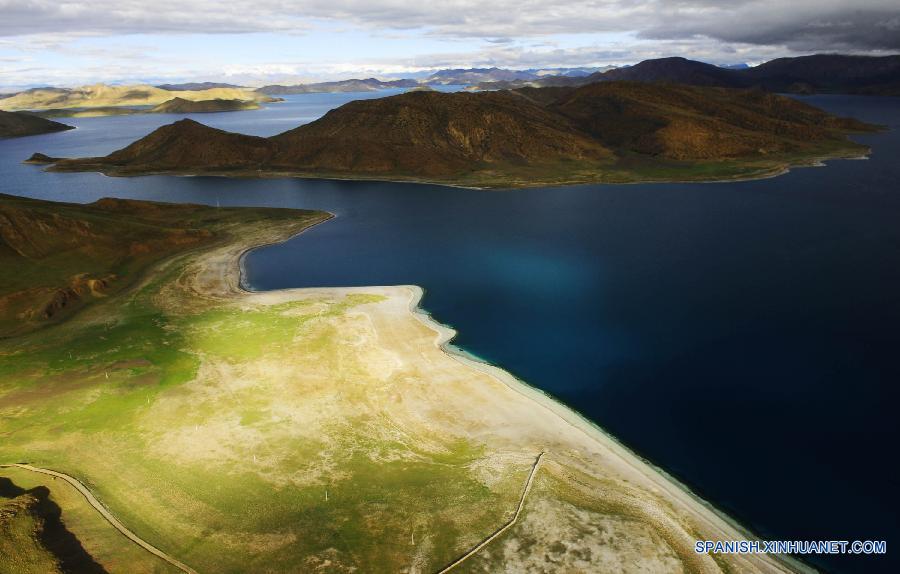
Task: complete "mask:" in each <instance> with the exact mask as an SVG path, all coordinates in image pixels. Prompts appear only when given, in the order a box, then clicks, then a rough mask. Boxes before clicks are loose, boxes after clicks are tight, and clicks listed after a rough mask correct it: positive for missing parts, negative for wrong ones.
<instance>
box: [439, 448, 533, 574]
mask: <svg viewBox="0 0 900 574" xmlns="http://www.w3.org/2000/svg"><path fill="white" fill-rule="evenodd" d="M542 458H544V453H541V454H539V455H537V458H536V459H535V460H534V465H533V466H532V467H531V473H530V474H529V475H528V480H527V481H525V488H523V489H522V497H521V498H519V506H517V507H516V513H515V514H514V515H513V517H512V518H510V519H509V521H508V522H507V523H506V524H504V525H503V526H501V527H500V528H498V529H497V530H495V531H494V532H493V533H492V534H491V535H490V536H488V537H487V538H485V539H484V540H482V541H481V542H479V543H478V545H477V546H475V547H474V548H472V549H471V550H469V551H468V552H466V553H465V554H463V555H462V556H460V557H459V558H457V559H456V560H454V561H453V562H451V563H450V564H449V565H447V566H446V567H444V568H442V569H441V570H440V571H438V573H437V574H444V573H445V572H449V571H450V570H452V569H453V568H455V567H457V566H459V565H460V564H462V563H463V562H464V561H466V560H467V559H468V558H470V557H471V556H474V555H475V553H476V552H478V551H479V550H481V549H482V548H484V547H485V546H487V545H488V544H490V543H491V542H493V541H494V540H495V539H496V538H498V537H499V536H500V535H502V534H503V533H504V532H506V531H507V530H508V529H509V528H511V527H512V525H513V524H515V523H516V521H517V520H518V519H519V515H520V514H522V507H523V506H525V497H526V496H528V491H529V490H531V483H533V482H534V475H535V474H537V469H538V466H539V465H540V464H541V459H542Z"/></svg>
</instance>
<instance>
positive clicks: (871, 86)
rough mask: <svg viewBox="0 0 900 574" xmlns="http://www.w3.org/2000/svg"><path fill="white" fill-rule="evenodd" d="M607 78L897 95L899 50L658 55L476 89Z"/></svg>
mask: <svg viewBox="0 0 900 574" xmlns="http://www.w3.org/2000/svg"><path fill="white" fill-rule="evenodd" d="M610 81H630V82H664V83H673V84H686V85H692V86H717V87H728V88H758V89H762V90H766V91H770V92H784V93H798V94H809V93H845V94H872V95H900V55H897V56H880V57H876V56H841V55H829V54H819V55H814V56H801V57H798V58H779V59H777V60H772V61H770V62H766V63H765V64H760V65H759V66H753V67H736V66H733V67H728V68H723V67H719V66H714V65H712V64H706V63H703V62H697V61H694V60H688V59H685V58H659V59H654V60H644V61H643V62H641V63H639V64H635V65H634V66H628V67H622V68H615V69H612V70H607V71H605V72H598V73H594V74H591V75H588V76H585V77H576V78H573V77H570V76H548V77H543V78H538V79H534V80H516V81H512V82H510V81H502V82H494V83H490V82H482V83H480V84H478V88H479V89H511V88H517V87H524V86H537V87H545V86H560V85H569V86H571V85H585V84H590V83H594V82H610Z"/></svg>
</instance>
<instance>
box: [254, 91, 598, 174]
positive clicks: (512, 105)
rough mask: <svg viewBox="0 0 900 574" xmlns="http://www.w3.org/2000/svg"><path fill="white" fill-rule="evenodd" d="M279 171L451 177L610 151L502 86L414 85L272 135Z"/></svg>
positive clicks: (274, 162) (274, 163) (591, 156)
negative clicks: (431, 88) (455, 89)
mask: <svg viewBox="0 0 900 574" xmlns="http://www.w3.org/2000/svg"><path fill="white" fill-rule="evenodd" d="M271 141H272V142H273V143H274V144H275V145H276V153H275V155H274V156H273V157H272V158H271V160H269V165H270V166H271V167H273V168H275V169H279V170H285V171H287V170H302V171H307V170H309V171H325V172H338V173H360V174H372V175H386V176H390V175H410V176H417V177H426V178H427V177H453V176H455V175H457V174H459V173H462V172H467V171H472V170H478V169H483V168H487V169H514V167H513V166H516V165H520V166H521V165H533V164H546V163H558V162H565V161H568V160H590V161H598V162H603V161H608V160H610V159H611V158H612V154H611V153H610V151H609V150H607V149H605V148H603V147H602V146H601V145H599V144H598V143H597V142H596V141H593V140H592V139H591V138H589V137H587V136H586V135H585V134H583V133H581V132H580V131H579V130H578V129H577V128H576V127H575V126H574V125H571V124H570V122H568V121H566V120H565V119H563V118H560V117H559V116H558V115H557V114H554V113H552V112H551V111H549V110H547V109H546V108H544V107H542V106H539V105H535V104H534V103H532V102H529V101H527V100H525V99H524V98H522V97H521V96H519V95H518V94H513V93H508V92H494V93H483V94H475V93H455V94H443V93H439V92H415V93H407V94H403V95H399V96H394V97H390V98H381V99H377V100H359V101H355V102H350V103H349V104H346V105H344V106H341V107H340V108H337V109H335V110H332V111H330V112H328V113H327V114H326V115H325V116H324V117H322V118H321V119H319V120H317V121H315V122H312V123H310V124H307V125H304V126H300V127H298V128H296V129H293V130H291V131H289V132H285V133H283V134H280V135H277V136H275V137H273V138H271Z"/></svg>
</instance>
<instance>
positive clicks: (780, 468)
mask: <svg viewBox="0 0 900 574" xmlns="http://www.w3.org/2000/svg"><path fill="white" fill-rule="evenodd" d="M388 93H391V92H388ZM384 94H385V93H384V92H382V93H374V94H372V93H368V94H309V95H301V96H288V101H287V102H284V103H280V104H272V105H268V106H267V107H266V109H264V110H261V111H249V112H234V113H224V114H196V115H193V116H191V117H193V118H194V119H196V120H198V121H201V122H204V123H207V124H209V125H212V126H215V127H219V128H223V129H228V130H232V131H240V132H244V133H251V134H257V135H272V134H275V133H278V132H281V131H284V130H287V129H290V128H292V127H295V126H296V125H299V124H301V123H304V122H307V121H310V120H312V119H314V118H316V117H319V116H321V115H322V114H323V113H324V112H325V111H327V110H328V109H331V108H333V107H335V106H337V105H340V104H342V103H344V102H346V101H349V100H351V99H358V98H360V97H376V96H380V95H384ZM803 99H804V100H806V101H808V102H810V103H813V104H815V105H819V106H821V107H823V108H825V109H828V110H829V111H832V112H835V113H838V114H842V115H850V116H854V117H857V118H860V119H863V120H866V121H873V122H877V123H881V124H885V125H888V126H889V127H891V128H892V130H891V131H888V132H885V133H880V134H874V135H866V136H861V137H860V138H859V140H860V141H862V142H864V143H867V144H869V145H871V146H872V147H873V150H874V153H873V154H872V156H871V158H870V159H868V160H853V161H834V162H829V163H828V165H827V167H818V168H808V169H798V170H794V171H792V172H791V173H789V174H787V175H784V176H781V177H777V178H773V179H766V180H757V181H749V182H739V183H709V184H640V185H585V186H576V187H563V188H541V189H529V190H516V191H477V190H464V189H454V188H449V187H442V186H432V185H419V184H398V183H372V182H346V181H322V180H302V179H267V180H249V179H229V178H217V177H171V176H148V177H141V178H110V177H105V176H102V175H98V174H78V173H71V174H70V173H66V174H53V173H44V172H43V171H42V169H41V168H40V167H39V166H32V165H23V164H21V163H20V161H21V160H22V159H25V158H27V157H28V156H29V155H31V154H32V153H33V152H37V151H39V152H43V153H46V154H48V155H56V156H86V155H99V154H106V153H108V152H110V151H112V150H114V149H117V148H120V147H123V146H124V145H126V144H128V143H130V142H131V141H133V140H134V139H137V138H138V137H141V136H143V135H145V134H146V133H148V132H149V131H151V130H152V129H154V128H155V127H158V126H160V125H162V124H165V123H169V122H171V121H174V120H176V119H180V118H181V117H184V116H164V115H141V116H128V117H109V118H65V119H62V120H60V121H63V122H65V123H69V124H71V125H75V126H77V127H78V129H77V130H72V131H69V132H63V133H57V134H48V135H44V136H35V137H30V138H20V139H15V140H0V175H2V180H0V192H3V193H9V194H15V195H23V196H30V197H37V198H42V199H51V200H61V201H75V202H88V201H93V200H95V199H98V198H100V197H105V196H115V197H130V198H141V199H151V200H160V201H186V202H200V203H207V204H216V203H218V204H220V205H223V206H225V205H266V206H283V207H303V208H310V209H323V210H328V211H331V212H333V213H335V214H336V215H337V217H336V218H335V219H333V220H331V221H329V222H327V223H325V224H322V225H319V226H317V227H315V228H313V229H312V230H310V231H308V232H306V233H304V234H302V235H300V236H298V237H295V238H294V239H292V240H290V241H288V242H286V243H284V244H281V245H275V246H269V247H265V248H262V249H259V250H256V251H254V252H252V253H251V254H250V255H249V256H248V257H247V260H246V263H247V277H246V280H247V281H248V282H249V284H250V285H252V286H253V287H254V288H256V289H277V288H283V287H308V286H345V285H387V284H418V285H421V286H422V287H424V288H425V290H426V297H425V299H424V301H423V304H424V307H425V308H426V309H427V310H428V311H429V312H431V313H432V314H433V315H434V316H435V318H436V319H438V320H439V321H442V322H444V323H447V324H450V325H452V326H454V327H455V328H456V329H458V330H459V336H458V338H457V339H456V340H455V341H454V343H455V344H456V345H458V346H460V347H461V348H463V349H465V350H466V351H468V352H470V353H472V354H474V355H477V356H479V357H481V358H483V359H484V360H486V361H490V362H492V363H495V364H497V365H500V366H502V367H503V368H505V369H507V370H509V371H510V372H512V373H513V374H515V375H516V376H518V377H520V378H522V379H523V380H524V381H526V382H527V383H529V384H531V385H533V386H535V387H538V388H540V389H542V390H544V391H546V392H547V393H549V394H551V395H552V396H554V397H556V398H558V399H559V400H561V401H562V402H564V403H566V404H568V405H570V406H572V407H573V408H574V409H576V410H578V411H579V412H581V413H582V414H584V415H585V416H587V417H588V418H590V419H591V420H593V421H595V422H596V423H597V424H599V425H600V426H602V427H603V428H604V429H606V430H608V431H609V432H610V433H611V434H612V435H614V436H615V437H617V438H618V439H619V440H620V441H622V442H623V443H624V444H626V445H628V446H629V447H631V448H632V449H634V450H635V451H636V452H637V453H639V454H640V455H641V456H644V457H645V458H647V459H648V460H650V461H651V462H652V463H653V464H655V465H657V466H659V467H661V468H663V469H664V470H665V471H667V472H668V473H670V474H672V475H673V476H675V477H677V478H678V479H680V480H681V481H683V482H684V483H686V484H687V485H689V486H690V487H691V488H693V489H694V490H695V491H696V492H697V493H699V494H700V495H701V496H703V497H704V498H706V499H707V500H709V501H711V502H712V503H713V504H715V505H716V506H717V507H719V508H721V509H723V510H724V511H725V512H727V513H728V514H730V515H732V516H734V517H735V518H737V519H738V520H739V521H740V522H742V523H743V524H744V525H746V526H748V527H749V528H751V529H753V530H754V531H756V532H757V533H758V534H759V535H760V536H762V537H764V538H767V539H788V540H819V539H822V540H856V539H863V540H865V539H874V540H887V541H888V548H889V554H888V555H887V556H882V557H823V558H819V559H815V560H810V562H811V563H813V564H815V565H817V566H819V567H822V568H825V569H828V570H832V571H835V572H873V571H884V572H896V571H900V563H898V559H897V558H896V556H897V553H896V552H895V551H894V552H893V554H892V553H891V552H892V548H893V546H892V544H893V543H895V542H896V540H897V539H898V536H897V535H898V533H900V525H898V520H900V518H898V517H900V500H898V499H900V496H898V492H900V489H898V487H900V484H898V482H900V480H898V472H897V463H896V462H895V460H894V456H895V455H896V452H897V450H896V449H897V445H898V443H900V423H898V420H900V418H898V413H897V411H898V407H900V389H898V385H900V132H898V130H897V128H898V127H900V99H897V98H866V97H851V96H815V97H807V98H803ZM891 453H895V454H891Z"/></svg>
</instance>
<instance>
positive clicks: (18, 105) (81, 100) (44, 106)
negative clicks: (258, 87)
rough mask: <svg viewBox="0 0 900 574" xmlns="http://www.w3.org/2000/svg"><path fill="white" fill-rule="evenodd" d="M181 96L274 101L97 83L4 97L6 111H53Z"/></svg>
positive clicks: (241, 93)
mask: <svg viewBox="0 0 900 574" xmlns="http://www.w3.org/2000/svg"><path fill="white" fill-rule="evenodd" d="M173 97H178V98H181V99H185V100H191V101H197V100H214V99H223V100H253V101H259V102H267V101H272V100H271V98H268V97H267V96H266V95H265V94H262V93H258V92H256V91H254V90H245V89H243V88H211V89H204V90H196V91H170V90H163V89H160V88H157V87H154V86H147V85H135V86H107V85H105V84H95V85H92V86H82V87H80V88H71V89H69V88H38V89H34V90H28V91H25V92H21V93H18V94H16V95H14V96H11V97H9V98H4V99H2V100H0V109H4V110H51V109H56V110H58V109H62V108H98V107H106V106H155V105H159V104H161V103H163V102H167V101H169V100H171V99H172V98H173Z"/></svg>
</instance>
